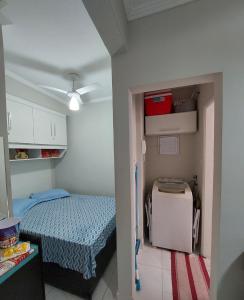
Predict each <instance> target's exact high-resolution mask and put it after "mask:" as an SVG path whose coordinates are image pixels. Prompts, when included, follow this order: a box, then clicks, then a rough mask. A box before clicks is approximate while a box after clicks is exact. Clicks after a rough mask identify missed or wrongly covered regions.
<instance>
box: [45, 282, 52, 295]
mask: <svg viewBox="0 0 244 300" xmlns="http://www.w3.org/2000/svg"><path fill="white" fill-rule="evenodd" d="M51 290H52V286H51V285H49V284H45V293H46V295H47V294H49V293H50V292H51Z"/></svg>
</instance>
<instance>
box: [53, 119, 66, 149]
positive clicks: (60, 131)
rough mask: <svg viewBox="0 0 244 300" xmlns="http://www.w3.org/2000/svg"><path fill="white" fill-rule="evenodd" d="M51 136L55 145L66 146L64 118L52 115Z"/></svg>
mask: <svg viewBox="0 0 244 300" xmlns="http://www.w3.org/2000/svg"><path fill="white" fill-rule="evenodd" d="M52 122H53V134H54V144H55V145H67V127H66V117H65V116H58V115H53V118H52Z"/></svg>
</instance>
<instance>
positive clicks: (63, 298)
mask: <svg viewBox="0 0 244 300" xmlns="http://www.w3.org/2000/svg"><path fill="white" fill-rule="evenodd" d="M138 263H139V270H140V278H141V285H142V290H141V291H140V292H137V293H136V298H135V300H149V299H150V300H172V284H171V260H170V252H169V251H166V250H161V249H158V248H153V247H151V246H149V245H145V246H144V247H143V251H142V250H140V253H139V259H138ZM207 269H208V271H209V269H210V263H209V262H208V263H207ZM116 293H117V263H116V255H114V257H113V258H112V260H111V262H110V264H109V266H108V268H107V270H106V272H105V274H104V276H103V277H102V279H101V280H100V282H99V284H98V286H97V288H96V290H95V292H94V294H93V297H92V300H115V299H116ZM46 296H47V297H46V300H79V299H81V298H79V297H77V296H74V295H71V294H68V293H66V292H63V291H61V290H58V289H56V288H54V287H51V286H49V285H46Z"/></svg>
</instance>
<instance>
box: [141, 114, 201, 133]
mask: <svg viewBox="0 0 244 300" xmlns="http://www.w3.org/2000/svg"><path fill="white" fill-rule="evenodd" d="M145 127H146V135H168V134H183V133H194V132H196V131H197V112H196V111H190V112H183V113H174V114H168V115H160V116H148V117H146V118H145Z"/></svg>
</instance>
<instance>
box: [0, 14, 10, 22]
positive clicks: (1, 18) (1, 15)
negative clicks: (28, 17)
mask: <svg viewBox="0 0 244 300" xmlns="http://www.w3.org/2000/svg"><path fill="white" fill-rule="evenodd" d="M11 24H12V22H11V20H10V19H9V18H8V17H6V16H5V15H4V14H2V13H0V25H11Z"/></svg>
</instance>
